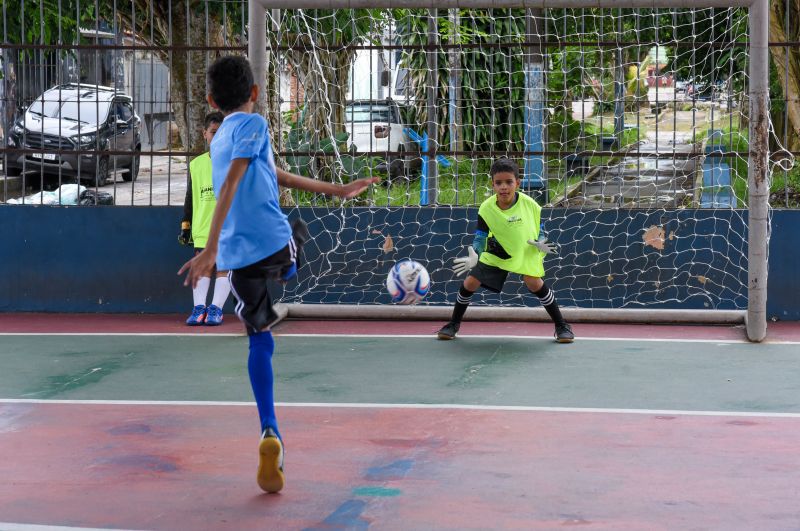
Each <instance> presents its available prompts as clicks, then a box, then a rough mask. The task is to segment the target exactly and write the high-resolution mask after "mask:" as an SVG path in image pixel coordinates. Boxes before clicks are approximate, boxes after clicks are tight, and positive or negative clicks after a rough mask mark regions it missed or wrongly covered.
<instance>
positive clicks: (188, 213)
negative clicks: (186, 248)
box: [178, 111, 231, 326]
mask: <svg viewBox="0 0 800 531" xmlns="http://www.w3.org/2000/svg"><path fill="white" fill-rule="evenodd" d="M223 119H224V116H223V114H222V113H221V112H219V111H216V112H211V113H208V114H207V115H206V117H205V120H203V138H205V140H206V145H209V144H211V140H212V139H213V138H214V134H215V133H216V132H217V129H219V126H220V124H221V123H222V120H223ZM216 206H217V199H216V197H214V186H213V183H212V182H211V156H210V155H209V152H208V151H206V152H205V153H203V154H202V155H200V156H198V157H196V158H194V159H193V160H192V161H191V162H190V163H189V178H188V182H187V183H186V198H185V199H184V201H183V219H182V220H181V233H180V236H178V241H179V242H180V243H181V244H182V245H194V254H195V256H196V255H198V254H199V253H200V251H202V250H203V249H205V246H206V241H208V231H209V229H210V228H211V217H212V216H213V215H214V207H216ZM210 286H211V277H205V276H204V277H201V278H200V279H199V280H198V281H197V285H196V286H195V287H194V288H193V289H192V298H193V299H194V308H193V309H192V314H191V315H190V316H189V318H188V319H186V324H187V325H189V326H199V325H202V324H205V325H207V326H217V325H221V324H222V307H223V306H225V301H226V300H227V299H228V295H229V294H230V292H231V287H230V283H229V281H228V272H227V271H217V274H216V281H215V282H214V297H213V299H212V301H211V304H210V305H208V306H206V297H207V296H208V291H209V288H210Z"/></svg>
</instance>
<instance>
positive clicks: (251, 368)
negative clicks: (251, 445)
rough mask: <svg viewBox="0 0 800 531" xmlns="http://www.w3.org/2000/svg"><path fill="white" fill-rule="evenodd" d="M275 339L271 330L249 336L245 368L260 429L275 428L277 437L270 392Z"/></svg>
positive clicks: (276, 422)
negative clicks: (247, 357) (256, 406)
mask: <svg viewBox="0 0 800 531" xmlns="http://www.w3.org/2000/svg"><path fill="white" fill-rule="evenodd" d="M274 350H275V341H273V339H272V333H271V332H259V333H257V334H252V335H251V336H250V358H249V359H248V360H247V370H248V372H249V373H250V385H251V386H252V387H253V396H255V398H256V404H257V405H258V416H259V417H260V418H261V431H264V430H265V429H267V427H270V428H272V429H273V430H275V433H276V434H277V435H278V438H279V439H280V438H281V434H280V432H279V431H278V419H277V418H276V417H275V398H274V396H273V392H272V380H273V376H272V352H273V351H274Z"/></svg>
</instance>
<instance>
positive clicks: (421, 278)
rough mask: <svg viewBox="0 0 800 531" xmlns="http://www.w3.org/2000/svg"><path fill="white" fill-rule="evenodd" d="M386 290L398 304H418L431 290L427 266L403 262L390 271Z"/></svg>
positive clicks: (413, 262) (411, 261) (410, 261)
mask: <svg viewBox="0 0 800 531" xmlns="http://www.w3.org/2000/svg"><path fill="white" fill-rule="evenodd" d="M386 289H388V290H389V295H391V296H392V302H394V303H397V304H416V303H418V302H419V301H421V300H422V299H424V298H425V295H427V294H428V292H429V291H430V289H431V276H430V275H429V274H428V270H427V269H425V266H423V265H422V264H420V263H419V262H415V261H414V260H401V261H400V262H397V263H396V264H395V265H394V266H393V267H392V269H391V270H390V271H389V276H388V277H387V278H386Z"/></svg>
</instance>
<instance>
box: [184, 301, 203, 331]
mask: <svg viewBox="0 0 800 531" xmlns="http://www.w3.org/2000/svg"><path fill="white" fill-rule="evenodd" d="M205 321H206V307H205V306H203V305H202V304H198V305H197V306H195V307H194V309H193V310H192V315H190V316H189V318H188V319H186V324H187V325H189V326H198V325H201V324H203V323H204V322H205Z"/></svg>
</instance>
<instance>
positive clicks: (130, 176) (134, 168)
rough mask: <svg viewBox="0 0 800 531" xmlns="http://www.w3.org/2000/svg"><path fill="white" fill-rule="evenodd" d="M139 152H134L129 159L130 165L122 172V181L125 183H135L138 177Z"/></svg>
mask: <svg viewBox="0 0 800 531" xmlns="http://www.w3.org/2000/svg"><path fill="white" fill-rule="evenodd" d="M139 158H140V155H139V150H137V151H136V154H135V155H134V156H133V158H132V159H131V162H130V164H128V165H127V166H126V167H125V168H124V169H123V172H122V180H123V181H125V182H128V183H129V182H131V181H135V180H136V178H137V177H138V176H139Z"/></svg>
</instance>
